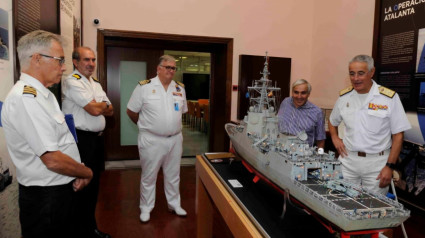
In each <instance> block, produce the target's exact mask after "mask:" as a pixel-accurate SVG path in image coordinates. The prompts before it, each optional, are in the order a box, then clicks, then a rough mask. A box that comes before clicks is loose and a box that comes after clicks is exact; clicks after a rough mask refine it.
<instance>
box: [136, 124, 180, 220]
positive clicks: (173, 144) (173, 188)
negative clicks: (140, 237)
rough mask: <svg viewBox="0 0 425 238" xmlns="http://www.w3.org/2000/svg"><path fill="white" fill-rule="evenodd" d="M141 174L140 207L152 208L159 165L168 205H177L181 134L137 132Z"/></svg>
mask: <svg viewBox="0 0 425 238" xmlns="http://www.w3.org/2000/svg"><path fill="white" fill-rule="evenodd" d="M138 145H139V156H140V164H141V167H142V177H141V179H140V210H141V212H151V211H152V209H153V208H154V206H155V193H156V179H157V176H158V171H159V169H160V168H161V167H162V171H163V174H164V191H165V196H166V198H167V203H168V206H169V207H170V208H173V209H174V208H177V207H180V192H179V185H180V161H181V156H182V153H183V147H182V145H183V136H182V134H181V133H180V134H177V135H174V136H171V137H160V136H157V135H153V134H151V133H148V132H140V133H139V136H138Z"/></svg>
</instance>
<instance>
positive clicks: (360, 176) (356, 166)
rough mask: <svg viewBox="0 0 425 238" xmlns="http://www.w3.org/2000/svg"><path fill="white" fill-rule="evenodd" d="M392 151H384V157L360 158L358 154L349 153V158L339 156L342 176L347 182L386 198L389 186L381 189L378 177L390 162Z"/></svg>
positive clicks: (369, 156)
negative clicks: (389, 157) (389, 156)
mask: <svg viewBox="0 0 425 238" xmlns="http://www.w3.org/2000/svg"><path fill="white" fill-rule="evenodd" d="M389 154H390V150H389V149H388V150H386V151H384V155H378V154H376V155H369V154H368V155H367V156H366V157H360V156H358V155H357V152H351V151H348V156H346V157H344V158H342V157H341V156H339V158H338V159H339V160H340V161H341V163H342V167H341V168H342V175H343V176H344V179H345V180H348V181H349V182H351V183H354V184H356V185H361V186H362V187H364V188H366V189H368V190H370V191H373V192H376V193H381V194H383V195H384V196H385V195H387V192H388V186H387V187H385V188H380V187H379V181H380V180H377V179H376V178H377V177H378V175H379V173H380V172H381V170H382V169H383V168H384V166H385V164H386V163H387V160H388V155H389Z"/></svg>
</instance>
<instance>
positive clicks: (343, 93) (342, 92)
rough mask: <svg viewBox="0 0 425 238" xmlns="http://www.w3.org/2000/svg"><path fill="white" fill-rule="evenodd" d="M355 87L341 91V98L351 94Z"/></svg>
mask: <svg viewBox="0 0 425 238" xmlns="http://www.w3.org/2000/svg"><path fill="white" fill-rule="evenodd" d="M353 89H354V88H353V86H350V87H348V88H346V89H343V90H341V91H339V96H340V97H341V96H344V95H345V94H347V93H349V92H351V91H353Z"/></svg>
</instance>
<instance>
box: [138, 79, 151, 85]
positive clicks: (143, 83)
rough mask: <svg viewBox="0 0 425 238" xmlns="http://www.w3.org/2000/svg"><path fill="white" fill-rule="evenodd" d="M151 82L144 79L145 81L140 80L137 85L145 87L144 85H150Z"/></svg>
mask: <svg viewBox="0 0 425 238" xmlns="http://www.w3.org/2000/svg"><path fill="white" fill-rule="evenodd" d="M150 82H151V80H150V79H145V80H141V81H139V84H140V85H142V86H143V85H145V84H148V83H150Z"/></svg>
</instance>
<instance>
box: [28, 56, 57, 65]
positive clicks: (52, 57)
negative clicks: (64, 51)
mask: <svg viewBox="0 0 425 238" xmlns="http://www.w3.org/2000/svg"><path fill="white" fill-rule="evenodd" d="M38 54H39V55H41V56H44V57H47V58H51V59H55V60H57V61H59V64H60V65H63V64H65V58H63V57H55V56H50V55H43V54H40V53H38ZM31 57H32V55H31Z"/></svg>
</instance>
